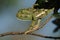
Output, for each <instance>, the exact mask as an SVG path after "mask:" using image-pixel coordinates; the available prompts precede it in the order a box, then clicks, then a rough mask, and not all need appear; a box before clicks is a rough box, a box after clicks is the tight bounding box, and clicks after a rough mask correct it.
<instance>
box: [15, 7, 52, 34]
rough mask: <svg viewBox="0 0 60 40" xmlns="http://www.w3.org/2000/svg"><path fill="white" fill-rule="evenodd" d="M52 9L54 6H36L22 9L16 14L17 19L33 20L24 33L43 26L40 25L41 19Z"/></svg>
mask: <svg viewBox="0 0 60 40" xmlns="http://www.w3.org/2000/svg"><path fill="white" fill-rule="evenodd" d="M52 10H53V8H52V9H34V8H24V9H20V10H19V11H18V13H17V14H16V17H17V19H18V20H22V21H29V20H31V21H32V23H31V24H30V26H29V28H28V29H27V30H26V31H25V33H24V34H28V33H32V32H34V31H36V30H38V29H41V28H43V27H40V23H41V21H42V20H41V19H42V18H44V17H46V16H47V15H48V14H49V13H50V12H51V11H52Z"/></svg>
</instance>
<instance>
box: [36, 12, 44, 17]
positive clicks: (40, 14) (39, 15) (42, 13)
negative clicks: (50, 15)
mask: <svg viewBox="0 0 60 40" xmlns="http://www.w3.org/2000/svg"><path fill="white" fill-rule="evenodd" d="M44 13H45V11H44V12H42V13H40V14H38V15H37V16H36V17H39V16H41V15H42V14H44Z"/></svg>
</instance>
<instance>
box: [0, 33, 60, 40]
mask: <svg viewBox="0 0 60 40" xmlns="http://www.w3.org/2000/svg"><path fill="white" fill-rule="evenodd" d="M22 34H24V32H7V33H3V34H0V37H4V36H8V35H22ZM26 35H33V36H37V37H43V38H50V39H60V37H51V36H44V35H41V34H34V33H32V34H26Z"/></svg>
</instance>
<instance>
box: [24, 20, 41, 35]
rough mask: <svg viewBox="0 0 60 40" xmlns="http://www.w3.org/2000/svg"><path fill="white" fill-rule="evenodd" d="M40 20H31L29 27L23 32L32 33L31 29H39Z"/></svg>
mask: <svg viewBox="0 0 60 40" xmlns="http://www.w3.org/2000/svg"><path fill="white" fill-rule="evenodd" d="M40 21H41V20H40V19H39V20H36V21H32V24H31V25H30V27H29V29H28V30H27V31H26V32H25V34H28V33H32V32H33V31H36V30H37V29H39V25H40Z"/></svg>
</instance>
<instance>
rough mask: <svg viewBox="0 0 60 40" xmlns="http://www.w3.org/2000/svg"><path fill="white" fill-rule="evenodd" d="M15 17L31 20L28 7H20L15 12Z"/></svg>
mask: <svg viewBox="0 0 60 40" xmlns="http://www.w3.org/2000/svg"><path fill="white" fill-rule="evenodd" d="M16 17H17V18H18V19H20V20H24V21H25V20H31V19H32V12H31V11H29V9H21V10H19V11H18V13H17V14H16Z"/></svg>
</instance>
